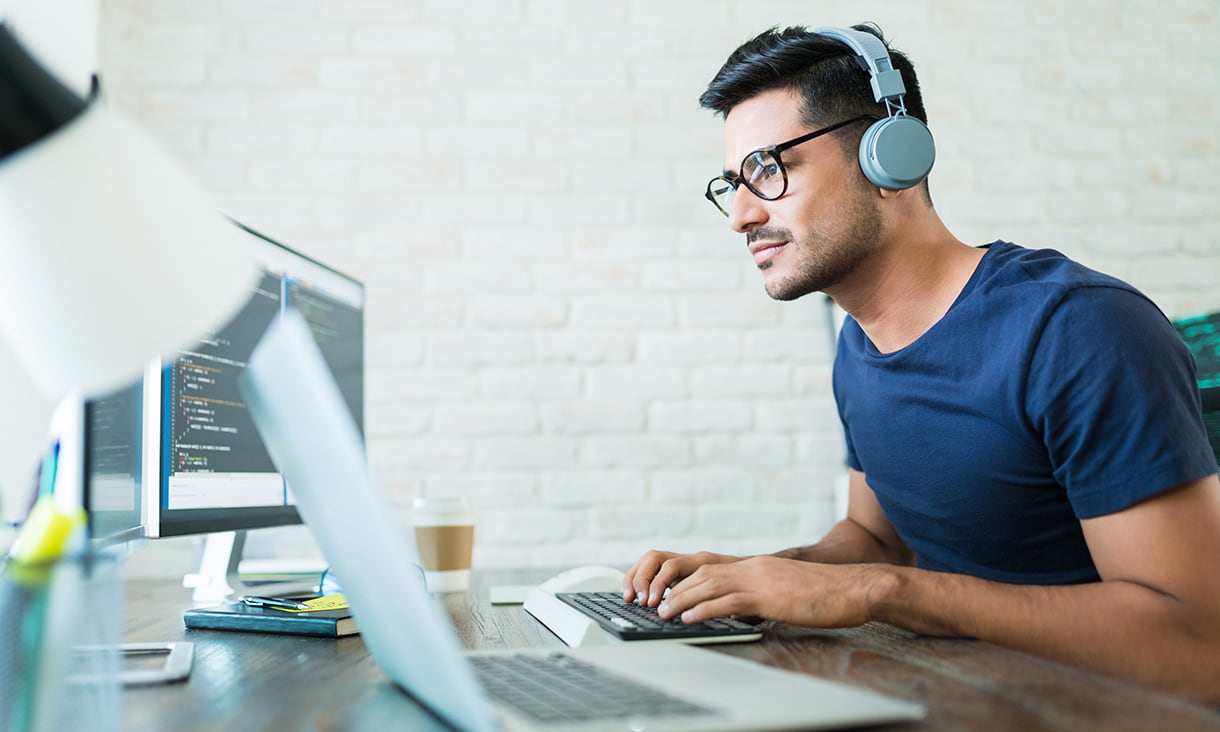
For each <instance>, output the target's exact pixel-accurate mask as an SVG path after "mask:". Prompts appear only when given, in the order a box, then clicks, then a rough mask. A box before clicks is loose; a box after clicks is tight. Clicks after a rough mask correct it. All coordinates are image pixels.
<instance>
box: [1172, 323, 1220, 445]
mask: <svg viewBox="0 0 1220 732" xmlns="http://www.w3.org/2000/svg"><path fill="white" fill-rule="evenodd" d="M1174 326H1176V327H1177V329H1178V334H1179V335H1181V336H1182V340H1184V341H1186V345H1187V347H1189V348H1190V352H1191V353H1192V354H1194V357H1195V367H1196V368H1197V369H1198V378H1199V389H1200V391H1201V392H1202V398H1203V424H1204V425H1205V426H1206V427H1207V434H1208V437H1209V438H1211V443H1212V452H1214V453H1215V454H1216V461H1217V462H1218V463H1220V312H1214V313H1207V314H1206V315H1200V316H1197V317H1194V318H1186V319H1184V320H1178V321H1175V322H1174Z"/></svg>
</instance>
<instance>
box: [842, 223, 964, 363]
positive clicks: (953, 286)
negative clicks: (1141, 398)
mask: <svg viewBox="0 0 1220 732" xmlns="http://www.w3.org/2000/svg"><path fill="white" fill-rule="evenodd" d="M920 224H922V225H919V224H917V225H914V226H908V227H904V228H903V231H902V233H901V234H899V235H898V236H895V237H892V241H889V242H887V243H886V244H885V245H883V246H881V247H879V249H878V251H877V253H876V255H875V256H874V257H873V258H872V259H871V260H870V261H869V262H867V263H866V264H865V265H864V266H863V267H862V268H861V269H860V270H859V271H857V272H856V273H854V274H853V276H852V277H851V278H850V279H849V280H847V281H845V282H843V283H841V284H840V285H838V286H836V287H835V288H834V289H833V291H827V293H826V294H828V295H830V296H831V298H833V299H834V301H835V302H836V303H837V304H838V305H839V307H841V308H843V309H844V310H845V311H847V313H848V314H849V315H851V316H852V317H853V318H854V319H855V320H856V322H857V323H859V324H860V327H861V328H863V330H864V332H865V334H866V335H867V336H868V338H869V340H871V341H872V343H873V346H874V347H876V349H877V350H878V351H880V352H881V353H892V352H894V351H897V350H900V349H902V348H905V347H907V346H909V345H910V344H912V343H914V342H915V341H916V340H917V339H918V338H919V337H920V336H922V335H923V334H924V333H926V332H927V331H928V330H929V329H930V328H931V327H932V326H934V325H936V323H937V322H939V321H940V319H941V318H942V317H944V315H945V313H946V312H948V311H949V308H950V307H951V306H952V305H953V303H954V301H955V300H957V297H958V295H960V294H961V291H962V289H963V288H965V286H966V283H967V282H968V281H969V280H970V276H971V275H972V274H973V273H974V270H975V268H976V267H977V266H978V263H979V260H980V259H982V257H983V253H984V250H982V249H977V248H975V247H971V246H969V245H967V244H965V243H963V242H961V241H959V240H958V239H957V238H955V237H954V236H953V235H952V234H951V233H950V232H949V230H948V229H947V228H945V227H944V225H943V224H942V223H941V221H940V219H939V218H938V217H937V216H936V215H935V214H931V218H930V219H929V220H926V221H923V222H920Z"/></svg>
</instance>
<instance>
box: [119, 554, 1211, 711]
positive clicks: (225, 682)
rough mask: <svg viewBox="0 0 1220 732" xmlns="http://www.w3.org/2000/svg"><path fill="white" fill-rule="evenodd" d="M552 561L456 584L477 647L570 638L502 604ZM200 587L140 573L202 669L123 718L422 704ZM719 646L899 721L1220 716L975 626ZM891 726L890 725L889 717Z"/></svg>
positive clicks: (149, 613) (150, 625) (366, 666)
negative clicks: (906, 705) (205, 597)
mask: <svg viewBox="0 0 1220 732" xmlns="http://www.w3.org/2000/svg"><path fill="white" fill-rule="evenodd" d="M549 574H550V573H548V572H546V571H545V570H516V571H507V570H495V571H488V572H478V571H476V572H475V573H474V579H473V581H472V586H471V589H470V591H469V592H465V593H456V594H452V595H447V596H445V606H446V608H447V609H448V611H449V614H450V616H451V617H452V618H453V621H454V625H455V627H456V628H457V632H458V635H459V636H460V638H461V640H462V642H463V643H465V645H466V646H467V647H470V648H514V647H525V646H561V645H562V642H560V641H559V640H558V639H557V638H555V637H554V636H553V635H551V634H550V632H549V631H547V630H546V629H545V628H543V627H542V626H541V625H540V624H539V623H537V622H536V621H534V619H533V618H531V617H529V616H528V615H526V614H525V611H524V610H522V609H521V607H520V606H519V605H507V606H493V605H491V604H490V602H489V600H488V590H489V587H491V586H492V585H493V584H523V583H527V582H535V581H540V580H541V579H544V578H546V577H547V576H549ZM190 604H191V602H190V594H189V590H184V589H182V588H181V587H177V586H175V585H174V583H172V582H168V581H147V580H141V581H132V582H128V583H127V592H126V616H127V621H126V622H127V628H126V640H128V641H133V642H135V641H173V640H187V641H192V642H194V643H195V662H194V669H193V671H192V673H191V677H190V678H189V679H188V680H187V681H185V682H181V683H176V684H168V685H161V686H151V687H143V688H141V687H134V688H129V689H127V690H125V691H124V692H123V726H122V728H123V729H124V730H133V731H135V730H139V731H140V732H144V731H145V730H183V731H189V730H203V729H208V730H215V729H241V730H269V731H270V730H274V732H288V731H295V730H319V729H323V730H344V731H347V730H364V729H385V728H387V723H389V722H390V721H392V720H401V719H403V718H404V717H406V716H414V715H415V714H417V712H415V711H414V709H413V705H412V704H411V702H409V701H408V700H407V699H406V698H405V697H404V696H402V695H401V694H400V693H398V692H397V691H396V690H395V689H394V688H393V687H392V685H391V684H390V682H389V680H388V677H386V675H385V674H384V673H383V672H382V671H381V669H380V668H379V667H378V666H377V664H376V663H375V662H374V661H373V659H372V657H371V656H370V655H369V653H368V651H367V650H366V649H365V647H364V643H363V641H362V640H361V639H360V637H359V636H352V637H347V638H339V639H325V638H306V637H297V636H287V635H261V634H253V633H233V632H225V631H211V630H186V629H185V628H184V627H183V625H182V611H183V610H184V609H186V608H187V607H189V606H190ZM717 650H720V651H723V652H725V653H732V654H733V655H737V656H742V657H745V658H749V659H753V660H755V661H759V662H762V663H766V664H770V665H773V666H778V667H781V668H786V669H790V670H796V671H802V672H805V673H808V674H812V675H814V676H821V677H825V678H830V679H837V680H840V681H845V682H848V683H853V684H857V685H860V686H866V687H870V688H873V689H876V690H878V691H881V692H883V693H886V694H890V695H892V696H896V697H899V698H903V699H911V700H916V701H920V702H923V703H924V704H926V705H927V707H928V717H927V719H926V720H925V721H924V722H922V723H921V724H917V725H902V726H896V727H894V729H902V730H942V731H943V730H981V729H986V730H1001V729H1019V730H1044V729H1105V730H1147V729H1174V730H1188V729H1215V730H1220V713H1217V712H1216V711H1215V710H1210V709H1207V708H1205V707H1200V706H1196V705H1192V704H1188V703H1185V702H1182V701H1179V700H1176V699H1174V698H1171V697H1168V696H1165V695H1162V694H1158V693H1155V692H1151V691H1147V690H1144V689H1141V688H1138V687H1135V686H1131V685H1128V684H1124V683H1122V682H1118V681H1113V680H1110V679H1107V678H1103V677H1100V676H1097V675H1095V674H1090V673H1087V672H1083V671H1078V670H1075V669H1071V668H1068V667H1065V666H1061V665H1058V664H1055V663H1051V662H1048V661H1043V660H1041V659H1038V658H1034V657H1031V656H1028V655H1024V654H1021V653H1017V652H1014V651H1009V650H1007V649H1004V648H1000V647H997V646H994V645H991V644H988V643H983V642H980V641H973V640H956V639H949V640H946V639H935V638H923V637H920V636H917V635H914V634H911V633H907V632H905V631H902V630H899V629H896V628H893V627H890V626H886V625H881V624H877V623H870V624H868V625H865V626H862V627H859V628H852V629H848V630H811V629H806V628H795V627H788V626H778V627H772V628H769V629H768V631H767V634H766V636H765V638H764V640H763V641H762V642H759V643H749V644H737V645H726V646H718V647H717ZM887 729H889V728H887Z"/></svg>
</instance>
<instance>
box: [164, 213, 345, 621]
mask: <svg viewBox="0 0 1220 732" xmlns="http://www.w3.org/2000/svg"><path fill="white" fill-rule="evenodd" d="M236 225H237V226H238V228H239V229H240V231H241V232H242V235H243V236H244V237H245V238H246V239H247V240H248V242H249V245H250V247H251V250H252V251H253V252H254V254H255V256H256V258H257V259H258V261H259V262H260V263H261V265H262V273H261V277H260V278H259V279H258V281H257V282H256V283H255V285H254V287H253V291H252V293H251V297H250V300H249V301H248V302H247V303H246V305H245V306H244V307H243V308H242V310H241V311H240V312H239V313H238V314H237V315H236V316H235V317H234V318H233V319H232V320H231V321H230V322H229V323H228V324H226V325H225V326H223V327H221V328H219V329H217V330H216V331H215V332H213V333H209V334H206V335H205V336H204V337H202V338H201V339H200V340H199V341H197V342H195V343H193V344H191V345H189V346H188V347H186V348H183V349H182V350H180V351H179V352H178V353H177V354H175V355H174V357H173V358H172V359H169V360H167V361H164V362H163V361H161V360H158V361H155V362H154V363H152V364H150V366H149V367H148V369H147V370H146V372H145V376H144V383H143V389H142V392H141V399H142V402H143V406H142V426H143V435H144V441H143V446H142V453H143V474H144V476H145V478H144V481H143V484H144V489H143V496H144V505H143V531H144V532H145V533H146V534H147V536H149V537H150V538H159V537H171V536H183V535H188V534H208V535H209V539H208V545H207V546H206V547H205V549H204V553H203V559H202V561H201V566H200V572H199V574H198V575H196V576H195V577H194V584H195V586H196V599H221V598H223V597H224V596H226V595H228V594H230V593H232V592H235V591H237V590H239V589H241V584H240V580H239V579H238V572H237V565H238V562H239V561H240V558H241V553H242V549H243V547H244V542H245V531H246V530H249V529H258V528H266V527H275V526H286V525H291V524H299V523H300V522H301V518H300V515H299V514H298V513H297V510H296V506H295V501H294V499H293V496H292V491H291V487H290V486H288V485H286V484H285V482H284V480H283V478H282V477H281V476H280V474H279V473H278V472H276V469H275V465H274V464H273V463H272V460H271V457H270V456H269V455H268V454H267V450H266V448H264V447H263V444H262V441H261V440H260V439H259V436H258V433H257V432H256V430H255V428H254V424H253V422H252V421H251V419H250V416H249V414H248V413H247V410H246V405H245V403H244V400H243V398H242V396H241V392H240V391H239V390H238V386H237V379H238V376H239V375H240V374H241V373H242V371H243V370H244V368H245V363H246V360H247V359H248V358H249V356H250V354H251V352H252V351H253V350H254V347H255V345H256V344H257V343H258V341H259V339H260V338H261V337H262V334H263V332H264V331H265V330H266V328H267V326H268V325H269V324H270V323H271V322H272V320H273V319H274V318H277V317H279V315H280V314H281V313H283V312H284V311H285V310H286V309H287V308H293V309H296V310H298V311H300V312H301V313H302V314H303V315H304V316H305V318H306V320H307V321H308V322H309V324H310V326H311V329H312V331H313V334H314V336H315V338H316V339H317V342H318V344H319V346H320V347H321V350H322V353H323V355H324V357H325V359H326V362H327V365H328V366H329V367H330V369H331V371H332V373H333V374H334V376H335V379H336V381H337V382H338V383H339V385H340V389H341V390H342V392H343V396H344V399H345V400H346V402H347V406H348V408H349V409H350V410H351V413H352V416H353V418H354V419H355V421H356V424H357V425H363V424H364V298H365V294H364V286H363V284H362V283H361V282H360V281H358V280H356V279H355V278H353V277H350V276H348V275H345V274H343V273H341V272H339V271H338V270H336V269H334V268H332V267H329V266H327V265H325V264H322V263H321V262H319V261H317V260H315V259H312V258H310V257H307V256H305V255H304V254H302V253H300V252H298V251H296V250H293V249H291V248H289V247H287V246H285V245H283V244H281V243H279V242H277V241H275V240H273V239H271V238H269V237H267V236H264V235H263V234H260V233H258V232H256V231H253V230H252V229H249V228H247V227H245V226H242V225H240V224H236ZM199 256H207V252H200V253H199ZM182 271H183V278H182V296H183V297H190V293H191V290H192V289H193V288H198V287H207V283H206V282H192V281H191V280H190V263H189V262H184V263H183V268H182ZM157 306H158V307H173V303H160V304H158V305H157ZM337 489H339V488H337ZM315 584H316V580H315ZM272 589H273V588H269V587H267V586H265V585H260V586H259V591H260V592H263V593H270V591H271V590H272ZM274 589H275V590H276V591H283V589H284V588H274Z"/></svg>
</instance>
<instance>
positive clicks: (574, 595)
mask: <svg viewBox="0 0 1220 732" xmlns="http://www.w3.org/2000/svg"><path fill="white" fill-rule="evenodd" d="M555 597H557V598H559V599H560V600H562V601H564V602H566V603H567V604H569V605H571V606H572V607H574V608H576V609H577V610H580V611H581V612H583V613H584V614H585V615H588V616H589V617H591V618H593V619H594V620H596V621H597V624H598V625H600V626H601V627H602V628H604V629H605V630H606V631H607V632H609V633H612V634H614V635H616V636H618V637H619V638H621V639H623V640H656V639H659V638H669V639H675V640H682V639H687V638H719V637H732V636H749V638H746V637H743V638H741V640H753V639H754V638H757V637H758V635H759V631H758V629H757V628H755V627H754V626H753V625H750V624H748V623H743V622H741V621H739V620H732V619H731V618H716V619H714V620H705V621H703V622H702V623H691V624H690V625H687V624H686V623H683V622H682V621H681V620H677V619H674V620H663V619H662V618H661V616H660V615H658V614H657V610H656V608H652V607H648V606H647V605H637V604H635V603H633V602H623V596H622V595H620V594H618V593H617V592H557V593H555Z"/></svg>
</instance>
